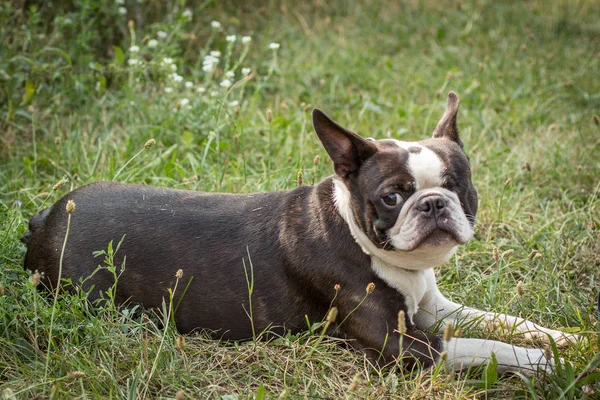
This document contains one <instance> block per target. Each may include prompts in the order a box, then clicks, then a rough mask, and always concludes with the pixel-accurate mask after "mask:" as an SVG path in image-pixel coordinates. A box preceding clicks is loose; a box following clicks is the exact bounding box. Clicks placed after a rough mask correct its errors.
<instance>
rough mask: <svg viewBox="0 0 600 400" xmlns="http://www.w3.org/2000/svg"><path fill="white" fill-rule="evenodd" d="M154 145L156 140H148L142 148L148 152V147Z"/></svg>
mask: <svg viewBox="0 0 600 400" xmlns="http://www.w3.org/2000/svg"><path fill="white" fill-rule="evenodd" d="M155 144H156V140H154V139H148V140H147V141H146V143H144V148H145V149H146V150H148V149H149V148H150V147H152V146H154V145H155Z"/></svg>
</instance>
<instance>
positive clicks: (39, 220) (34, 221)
mask: <svg viewBox="0 0 600 400" xmlns="http://www.w3.org/2000/svg"><path fill="white" fill-rule="evenodd" d="M49 213H50V208H46V209H45V210H42V211H40V212H39V213H37V214H35V215H34V216H33V217H31V219H30V220H29V230H28V231H27V232H25V233H24V234H23V237H21V242H23V243H25V245H26V246H29V243H31V238H32V236H33V234H34V233H35V232H36V231H37V230H38V229H40V228H41V227H42V226H43V225H44V223H45V222H46V218H47V217H48V214H49Z"/></svg>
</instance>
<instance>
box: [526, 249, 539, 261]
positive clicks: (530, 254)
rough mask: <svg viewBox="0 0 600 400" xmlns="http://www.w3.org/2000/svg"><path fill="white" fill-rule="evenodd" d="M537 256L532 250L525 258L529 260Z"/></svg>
mask: <svg viewBox="0 0 600 400" xmlns="http://www.w3.org/2000/svg"><path fill="white" fill-rule="evenodd" d="M536 254H537V251H535V250H532V251H531V253H529V255H528V256H527V258H529V259H530V260H531V259H532V258H533V257H535V255H536Z"/></svg>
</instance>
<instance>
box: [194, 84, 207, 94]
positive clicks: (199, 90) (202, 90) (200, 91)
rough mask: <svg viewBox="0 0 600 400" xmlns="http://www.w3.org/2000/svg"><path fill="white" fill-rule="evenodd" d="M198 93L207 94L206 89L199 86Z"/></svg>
mask: <svg viewBox="0 0 600 400" xmlns="http://www.w3.org/2000/svg"><path fill="white" fill-rule="evenodd" d="M196 92H198V93H204V92H206V88H204V87H202V86H198V87H197V88H196Z"/></svg>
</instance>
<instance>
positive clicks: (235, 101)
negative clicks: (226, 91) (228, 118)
mask: <svg viewBox="0 0 600 400" xmlns="http://www.w3.org/2000/svg"><path fill="white" fill-rule="evenodd" d="M238 105H240V102H239V101H237V100H234V101H232V102H230V103H229V107H237V106H238Z"/></svg>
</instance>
